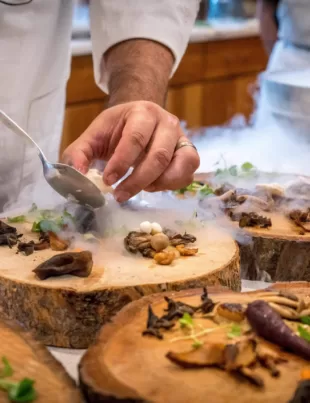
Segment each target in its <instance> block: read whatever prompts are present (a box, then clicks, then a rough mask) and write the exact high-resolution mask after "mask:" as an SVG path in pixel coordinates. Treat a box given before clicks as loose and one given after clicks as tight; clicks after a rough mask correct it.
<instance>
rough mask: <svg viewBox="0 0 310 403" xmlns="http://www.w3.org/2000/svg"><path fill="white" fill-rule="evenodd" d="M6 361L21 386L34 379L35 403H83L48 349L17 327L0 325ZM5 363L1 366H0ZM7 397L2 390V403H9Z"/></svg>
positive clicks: (0, 344) (1, 351) (0, 345)
mask: <svg viewBox="0 0 310 403" xmlns="http://www.w3.org/2000/svg"><path fill="white" fill-rule="evenodd" d="M2 357H5V358H6V359H7V360H8V362H9V363H10V365H11V367H12V369H13V371H14V374H13V375H12V377H10V378H6V379H9V380H12V381H16V382H19V381H21V380H22V379H23V378H29V379H33V380H34V381H35V384H34V388H35V390H36V392H37V399H36V400H35V402H36V403H59V402H62V403H82V402H83V399H82V396H81V394H80V392H79V389H78V388H77V386H76V384H75V382H74V381H73V380H72V379H71V378H70V377H69V375H68V374H67V373H66V371H65V369H64V368H63V367H62V365H61V364H60V363H59V362H58V361H56V360H55V358H54V357H53V356H52V355H51V354H50V353H49V351H48V350H47V349H46V347H45V346H43V345H42V344H41V343H39V342H37V341H35V340H34V339H33V338H32V337H31V336H30V334H29V333H27V332H25V331H24V330H22V329H21V328H19V327H17V326H16V325H15V324H14V325H13V324H12V323H9V322H4V321H0V358H2ZM1 365H2V362H1V363H0V366H1ZM8 402H9V400H8V397H7V393H6V392H4V391H2V390H0V403H8Z"/></svg>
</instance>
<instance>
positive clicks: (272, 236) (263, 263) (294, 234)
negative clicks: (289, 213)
mask: <svg viewBox="0 0 310 403" xmlns="http://www.w3.org/2000/svg"><path fill="white" fill-rule="evenodd" d="M283 176H284V178H286V177H287V180H292V179H293V178H297V176H294V175H283ZM212 177H213V174H212V173H205V174H204V173H201V174H198V175H196V177H195V180H199V181H202V182H205V183H210V180H211V179H212ZM259 182H260V183H263V180H259ZM309 205H310V203H309ZM261 215H263V216H265V217H269V218H271V222H272V227H270V228H266V229H260V228H243V229H242V230H241V229H240V228H239V224H238V222H232V221H231V220H230V219H229V218H227V222H228V224H229V227H232V228H233V229H234V234H235V238H236V239H237V240H238V245H239V247H240V266H241V277H242V278H244V279H249V280H268V281H269V280H270V279H271V280H272V281H310V233H305V234H304V235H301V231H302V229H301V228H299V227H297V226H296V225H295V224H294V223H293V222H292V221H291V220H289V219H288V218H286V217H285V216H284V214H279V213H269V212H261Z"/></svg>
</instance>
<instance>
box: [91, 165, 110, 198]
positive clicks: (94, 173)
mask: <svg viewBox="0 0 310 403" xmlns="http://www.w3.org/2000/svg"><path fill="white" fill-rule="evenodd" d="M86 177H87V178H88V179H89V180H91V181H92V182H93V183H94V184H95V185H96V186H97V187H98V188H99V189H100V190H101V192H102V193H113V188H112V187H111V186H107V185H105V184H104V182H103V180H102V174H101V173H100V171H98V169H90V170H89V171H88V172H87V174H86Z"/></svg>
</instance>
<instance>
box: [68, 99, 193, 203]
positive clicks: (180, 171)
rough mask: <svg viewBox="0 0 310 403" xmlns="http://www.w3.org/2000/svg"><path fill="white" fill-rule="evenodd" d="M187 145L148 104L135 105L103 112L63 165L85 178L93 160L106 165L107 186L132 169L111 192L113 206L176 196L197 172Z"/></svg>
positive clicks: (173, 124) (173, 121) (175, 123)
mask: <svg viewBox="0 0 310 403" xmlns="http://www.w3.org/2000/svg"><path fill="white" fill-rule="evenodd" d="M190 144H191V143H189V141H188V139H187V138H186V137H185V135H184V133H183V131H182V129H181V127H180V124H179V120H178V119H177V118H176V117H175V116H173V115H172V114H170V113H169V112H167V111H165V110H164V109H162V108H161V107H160V106H158V105H157V104H155V103H153V102H147V101H135V102H128V103H124V104H119V105H117V106H113V107H111V108H109V109H107V110H105V111H104V112H102V113H101V114H100V115H99V116H98V117H97V118H96V119H95V120H94V121H93V122H92V124H91V125H90V126H89V127H88V128H87V129H86V130H85V132H84V133H83V134H82V135H81V136H80V137H79V138H78V139H77V140H76V141H75V142H74V143H72V144H71V145H70V146H69V147H68V148H67V149H66V150H65V151H64V154H63V157H62V161H63V162H64V163H67V164H70V165H72V166H73V167H75V168H76V169H78V170H79V171H80V172H82V173H84V174H85V173H87V171H88V169H89V167H90V165H91V163H92V162H93V161H94V160H98V159H99V160H106V161H108V163H107V165H106V167H105V170H104V173H103V180H104V182H105V184H106V185H109V186H111V185H113V184H115V183H116V182H117V181H119V180H120V179H121V178H122V177H123V176H124V175H125V174H126V173H127V171H128V170H129V168H130V167H133V168H134V169H133V171H132V173H131V174H130V175H129V176H128V177H127V178H126V179H125V180H123V181H122V182H121V183H120V184H119V185H118V186H117V188H116V190H115V192H114V196H115V198H116V200H117V201H118V202H124V201H127V200H128V199H130V198H131V197H133V196H134V195H136V194H137V193H139V192H140V191H141V190H146V191H148V192H156V191H162V190H176V189H179V188H182V187H184V186H187V185H188V184H190V183H191V182H192V180H193V174H194V172H195V171H196V169H197V168H198V167H199V156H198V153H197V151H196V150H195V148H194V147H191V146H188V145H190ZM185 145H187V146H185Z"/></svg>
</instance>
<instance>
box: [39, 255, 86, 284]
mask: <svg viewBox="0 0 310 403" xmlns="http://www.w3.org/2000/svg"><path fill="white" fill-rule="evenodd" d="M92 267H93V259H92V254H91V252H89V251H83V252H71V253H61V254H59V255H55V256H53V257H52V258H50V259H48V260H47V261H46V262H44V263H41V264H40V265H39V266H38V267H36V268H35V269H34V270H33V272H34V273H35V274H36V275H37V276H38V277H39V279H40V280H45V279H47V278H48V277H55V276H63V275H65V274H71V275H73V276H78V277H88V276H89V275H90V273H91V270H92Z"/></svg>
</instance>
